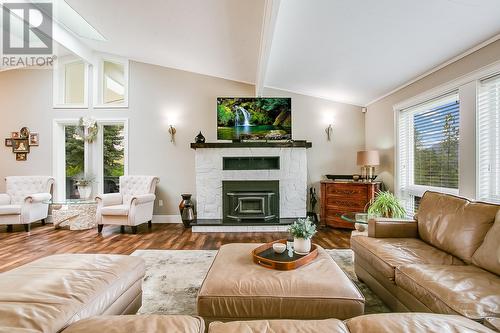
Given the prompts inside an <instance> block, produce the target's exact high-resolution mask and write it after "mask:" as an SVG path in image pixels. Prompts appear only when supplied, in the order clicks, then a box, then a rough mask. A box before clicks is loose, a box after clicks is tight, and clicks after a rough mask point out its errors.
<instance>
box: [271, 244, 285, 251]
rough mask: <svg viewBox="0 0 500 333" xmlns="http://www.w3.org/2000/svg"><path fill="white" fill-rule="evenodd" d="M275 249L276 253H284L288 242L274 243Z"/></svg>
mask: <svg viewBox="0 0 500 333" xmlns="http://www.w3.org/2000/svg"><path fill="white" fill-rule="evenodd" d="M273 250H274V252H276V253H283V252H285V250H286V244H283V243H274V244H273Z"/></svg>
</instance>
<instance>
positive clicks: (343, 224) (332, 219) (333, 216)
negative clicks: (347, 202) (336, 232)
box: [324, 209, 354, 229]
mask: <svg viewBox="0 0 500 333" xmlns="http://www.w3.org/2000/svg"><path fill="white" fill-rule="evenodd" d="M344 213H346V212H344V211H337V210H332V209H327V211H326V218H325V219H324V221H325V224H326V225H329V226H332V227H336V228H349V229H354V224H352V223H349V222H347V221H345V220H343V219H342V218H341V216H342V214H344Z"/></svg>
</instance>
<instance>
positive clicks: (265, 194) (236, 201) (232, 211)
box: [222, 180, 280, 223]
mask: <svg viewBox="0 0 500 333" xmlns="http://www.w3.org/2000/svg"><path fill="white" fill-rule="evenodd" d="M222 191H223V204H222V209H223V220H224V221H226V222H240V223H266V222H269V223H273V222H276V221H278V220H279V207H280V204H279V181H277V180H265V181H262V180H259V181H252V180H245V181H239V180H238V181H223V182H222Z"/></svg>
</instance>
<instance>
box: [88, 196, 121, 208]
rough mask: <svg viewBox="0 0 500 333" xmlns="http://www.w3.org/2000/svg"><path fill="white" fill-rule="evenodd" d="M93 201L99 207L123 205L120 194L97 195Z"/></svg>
mask: <svg viewBox="0 0 500 333" xmlns="http://www.w3.org/2000/svg"><path fill="white" fill-rule="evenodd" d="M95 200H96V201H97V204H98V205H100V206H101V207H107V206H114V205H121V204H122V203H123V197H122V195H121V194H120V193H106V194H99V195H98V196H96V197H95Z"/></svg>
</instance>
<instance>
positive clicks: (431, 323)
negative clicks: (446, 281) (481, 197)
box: [64, 313, 493, 333]
mask: <svg viewBox="0 0 500 333" xmlns="http://www.w3.org/2000/svg"><path fill="white" fill-rule="evenodd" d="M203 331H204V327H203V319H201V318H199V317H190V316H179V315H178V316H158V315H148V316H103V317H95V318H89V319H85V320H81V321H79V322H77V323H75V324H73V325H71V326H70V327H68V328H67V329H66V330H64V333H95V332H106V333H122V332H151V333H167V332H168V333H202V332H203ZM208 332H209V333H271V332H272V333H299V332H301V333H348V332H351V333H367V332H370V333H401V332H405V333H406V332H408V333H429V332H436V333H438V332H439V333H441V332H479V333H493V331H492V330H491V329H489V328H487V327H485V326H483V325H481V324H479V323H477V322H475V321H472V320H470V319H467V318H464V317H461V316H453V315H436V314H423V313H395V314H393V313H391V314H376V315H366V316H360V317H355V318H352V319H349V320H346V321H341V320H338V319H324V320H255V321H233V322H227V323H222V322H212V323H211V324H210V326H209V328H208Z"/></svg>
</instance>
